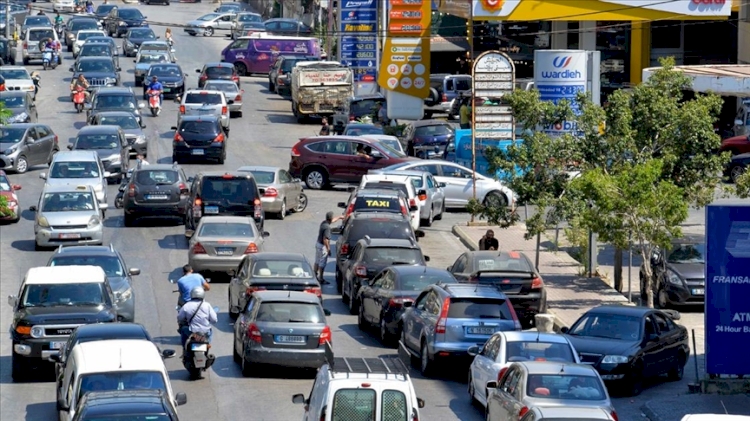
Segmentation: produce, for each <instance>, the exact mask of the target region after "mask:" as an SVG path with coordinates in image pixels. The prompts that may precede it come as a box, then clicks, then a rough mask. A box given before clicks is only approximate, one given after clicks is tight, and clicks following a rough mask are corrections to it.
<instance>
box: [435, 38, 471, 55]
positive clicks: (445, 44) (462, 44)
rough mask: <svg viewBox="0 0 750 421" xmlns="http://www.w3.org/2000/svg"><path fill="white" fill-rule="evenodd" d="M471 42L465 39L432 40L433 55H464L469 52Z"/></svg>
mask: <svg viewBox="0 0 750 421" xmlns="http://www.w3.org/2000/svg"><path fill="white" fill-rule="evenodd" d="M469 48H470V46H469V41H467V40H466V38H465V37H441V36H434V37H432V38H430V52H431V53H453V52H455V53H462V52H464V51H469Z"/></svg>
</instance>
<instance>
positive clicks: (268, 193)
mask: <svg viewBox="0 0 750 421" xmlns="http://www.w3.org/2000/svg"><path fill="white" fill-rule="evenodd" d="M278 195H279V191H278V190H276V189H275V188H273V187H269V188H267V189H266V191H265V192H263V196H265V197H276V196H278Z"/></svg>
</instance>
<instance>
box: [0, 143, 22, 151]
mask: <svg viewBox="0 0 750 421" xmlns="http://www.w3.org/2000/svg"><path fill="white" fill-rule="evenodd" d="M17 144H18V142H0V152H2V151H5V150H6V149H8V148H10V147H11V146H14V145H17Z"/></svg>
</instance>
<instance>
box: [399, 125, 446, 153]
mask: <svg viewBox="0 0 750 421" xmlns="http://www.w3.org/2000/svg"><path fill="white" fill-rule="evenodd" d="M454 136H455V134H454V132H453V126H451V125H450V124H448V123H447V122H445V121H442V120H420V121H415V122H412V123H409V124H407V125H406V128H405V129H404V133H403V137H404V141H405V142H406V153H407V154H408V155H409V156H416V157H417V158H423V159H430V158H442V156H443V152H445V148H446V146H448V143H450V141H451V140H453V138H454Z"/></svg>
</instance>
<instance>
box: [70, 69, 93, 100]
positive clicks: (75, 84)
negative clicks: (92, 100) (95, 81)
mask: <svg viewBox="0 0 750 421" xmlns="http://www.w3.org/2000/svg"><path fill="white" fill-rule="evenodd" d="M79 87H80V88H83V89H84V90H83V95H84V96H85V97H86V101H88V100H89V92H88V89H89V81H88V80H86V77H85V76H83V74H80V75H78V78H76V79H73V80H72V81H70V100H71V101H72V100H73V94H74V93H75V91H76V89H77V88H79Z"/></svg>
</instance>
